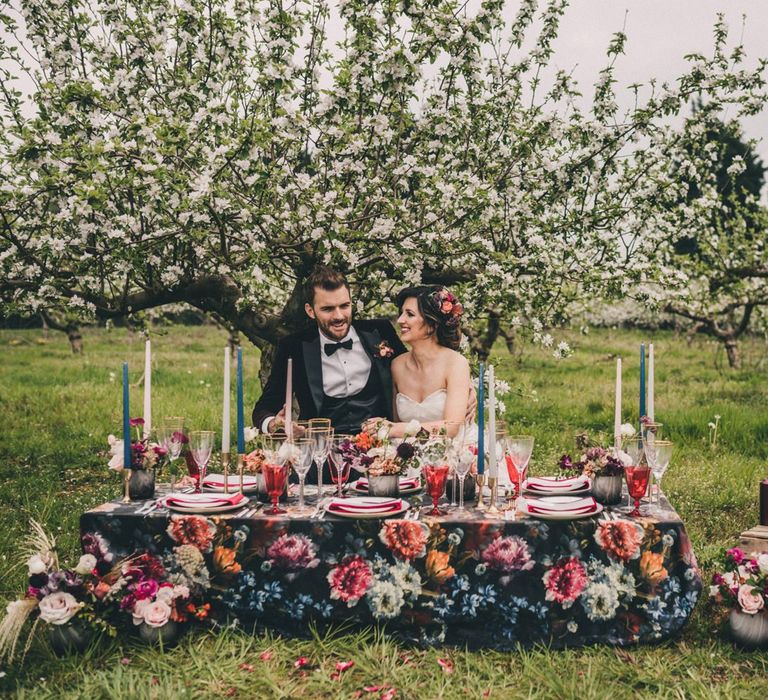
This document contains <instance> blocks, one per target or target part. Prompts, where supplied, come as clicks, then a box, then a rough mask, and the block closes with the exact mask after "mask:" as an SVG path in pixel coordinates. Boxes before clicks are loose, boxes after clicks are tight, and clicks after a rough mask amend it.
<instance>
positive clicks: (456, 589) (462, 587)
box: [448, 574, 471, 598]
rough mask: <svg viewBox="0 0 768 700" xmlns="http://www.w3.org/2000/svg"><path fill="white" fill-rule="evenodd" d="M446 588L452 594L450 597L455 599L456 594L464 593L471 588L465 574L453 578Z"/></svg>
mask: <svg viewBox="0 0 768 700" xmlns="http://www.w3.org/2000/svg"><path fill="white" fill-rule="evenodd" d="M448 588H449V590H450V591H451V593H452V594H453V595H452V597H453V598H455V597H456V595H457V594H458V593H461V592H466V591H468V590H469V589H470V588H471V586H470V584H469V577H468V576H467V575H466V574H461V576H454V577H453V578H451V579H449V580H448Z"/></svg>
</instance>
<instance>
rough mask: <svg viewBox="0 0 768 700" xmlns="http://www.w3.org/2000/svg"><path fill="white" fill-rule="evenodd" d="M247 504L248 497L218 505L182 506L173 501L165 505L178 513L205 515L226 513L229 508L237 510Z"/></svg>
mask: <svg viewBox="0 0 768 700" xmlns="http://www.w3.org/2000/svg"><path fill="white" fill-rule="evenodd" d="M246 505H248V499H244V500H242V501H240V502H239V503H222V504H220V505H218V506H209V507H204V506H182V505H177V504H175V503H169V504H168V505H167V506H166V507H167V508H168V510H173V511H176V512H178V513H197V514H198V515H207V514H209V513H210V514H213V513H228V512H229V511H230V510H238V509H240V508H243V507H244V506H246Z"/></svg>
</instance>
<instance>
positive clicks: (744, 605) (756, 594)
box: [738, 584, 765, 615]
mask: <svg viewBox="0 0 768 700" xmlns="http://www.w3.org/2000/svg"><path fill="white" fill-rule="evenodd" d="M738 600H739V605H740V606H741V609H742V611H743V612H745V613H747V615H755V614H757V613H758V612H760V611H761V610H762V609H763V608H764V607H765V600H763V594H762V592H761V591H760V590H759V589H755V588H753V587H752V586H749V585H746V584H745V585H743V586H740V587H739V595H738Z"/></svg>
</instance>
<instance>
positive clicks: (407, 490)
mask: <svg viewBox="0 0 768 700" xmlns="http://www.w3.org/2000/svg"><path fill="white" fill-rule="evenodd" d="M359 483H360V482H359V481H356V482H355V483H354V484H352V486H351V487H350V488H351V489H352V491H354V492H355V493H368V489H367V488H363V487H362V486H358V484H359ZM419 491H421V485H417V486H409V487H406V488H403V487H402V486H401V487H400V493H418V492H419Z"/></svg>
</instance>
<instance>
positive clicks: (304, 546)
mask: <svg viewBox="0 0 768 700" xmlns="http://www.w3.org/2000/svg"><path fill="white" fill-rule="evenodd" d="M267 557H268V558H269V559H271V560H272V565H273V566H276V567H278V568H280V569H288V570H289V571H300V570H302V569H314V568H315V567H316V566H317V565H318V564H319V563H320V560H319V559H318V558H317V552H316V551H315V545H314V544H313V543H312V540H310V539H309V537H307V536H306V535H280V537H278V538H277V539H276V540H275V541H274V542H273V543H272V544H271V545H270V546H269V549H267Z"/></svg>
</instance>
